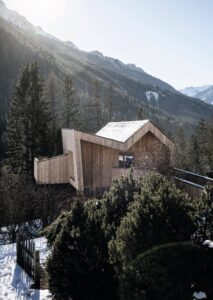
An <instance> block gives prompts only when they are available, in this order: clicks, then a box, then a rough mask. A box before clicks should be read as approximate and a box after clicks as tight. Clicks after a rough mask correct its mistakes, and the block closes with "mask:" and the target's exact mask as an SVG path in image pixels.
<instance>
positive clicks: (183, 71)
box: [4, 0, 213, 88]
mask: <svg viewBox="0 0 213 300" xmlns="http://www.w3.org/2000/svg"><path fill="white" fill-rule="evenodd" d="M4 1H5V3H6V5H7V6H8V7H9V8H11V9H14V10H16V11H17V12H19V13H20V14H22V15H24V16H25V17H26V18H27V19H28V20H29V21H30V22H32V23H33V24H34V25H39V26H41V27H42V28H43V29H44V30H45V31H47V32H49V33H51V34H53V35H55V36H57V37H58V38H60V39H62V40H70V41H72V42H73V43H74V44H76V45H77V46H78V47H79V48H80V49H82V50H87V51H90V50H99V51H100V52H102V53H103V54H104V55H106V56H111V57H114V58H118V59H120V60H121V61H123V62H125V63H135V64H136V65H137V66H140V67H141V68H142V69H144V70H145V71H146V72H148V73H150V74H151V75H153V76H156V77H158V78H161V79H163V80H165V81H166V82H168V83H170V84H172V85H173V86H174V87H176V88H183V87H185V86H191V85H204V84H213V17H212V15H213V0H4Z"/></svg>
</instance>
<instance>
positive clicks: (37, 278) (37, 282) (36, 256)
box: [34, 250, 40, 289]
mask: <svg viewBox="0 0 213 300" xmlns="http://www.w3.org/2000/svg"><path fill="white" fill-rule="evenodd" d="M34 280H35V289H40V257H39V250H36V251H34Z"/></svg>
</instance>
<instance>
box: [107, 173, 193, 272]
mask: <svg viewBox="0 0 213 300" xmlns="http://www.w3.org/2000/svg"><path fill="white" fill-rule="evenodd" d="M194 212H196V210H195V208H194V201H193V200H191V199H189V197H188V196H187V194H186V193H183V192H181V191H180V190H178V189H177V188H176V187H175V185H174V184H173V183H172V182H171V181H169V180H168V179H166V178H165V177H163V176H161V175H158V174H151V175H149V176H147V177H146V178H145V179H144V181H143V182H142V186H141V192H140V193H139V195H138V196H137V197H136V198H135V201H134V202H133V203H132V204H131V205H130V206H129V209H128V213H127V214H126V216H125V217H124V218H123V219H122V220H121V223H120V226H119V227H118V228H117V231H116V238H115V239H114V240H112V241H110V243H109V251H110V258H111V261H112V263H113V264H114V266H115V268H116V270H117V274H118V276H120V275H119V274H120V272H122V271H123V270H124V269H125V268H126V266H127V265H128V264H129V263H130V262H131V261H132V260H134V259H135V258H136V257H137V256H138V255H139V254H141V253H143V252H144V251H147V250H148V249H151V248H152V247H154V246H157V245H161V244H165V243H170V242H179V241H186V240H190V238H191V236H192V234H193V233H195V231H196V229H197V226H196V221H195V217H194V216H193V213H194Z"/></svg>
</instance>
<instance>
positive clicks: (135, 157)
mask: <svg viewBox="0 0 213 300" xmlns="http://www.w3.org/2000/svg"><path fill="white" fill-rule="evenodd" d="M62 140H63V153H64V154H63V155H60V156H56V157H52V158H40V159H39V158H35V160H34V176H35V180H36V182H37V183H38V184H61V183H70V184H71V185H72V186H73V187H74V188H75V189H76V190H78V191H85V190H86V189H89V190H97V189H101V190H104V189H107V188H109V187H110V185H111V183H112V180H113V178H115V177H118V176H119V177H120V175H125V174H127V172H129V169H130V168H133V170H134V175H135V176H141V175H143V174H144V172H147V171H154V170H158V169H159V168H160V167H162V166H165V165H166V166H169V164H170V160H171V153H172V151H173V147H174V144H173V142H172V141H171V140H170V139H169V138H168V137H167V136H166V135H165V134H164V133H163V132H162V131H161V130H160V129H159V128H158V127H156V126H155V125H154V124H153V123H152V122H151V121H149V120H143V121H131V122H110V123H108V124H107V125H106V126H105V127H103V128H102V129H101V130H100V131H98V132H97V133H96V134H94V135H93V134H88V133H85V132H81V131H77V130H73V129H62Z"/></svg>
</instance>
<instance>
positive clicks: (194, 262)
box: [120, 242, 213, 300]
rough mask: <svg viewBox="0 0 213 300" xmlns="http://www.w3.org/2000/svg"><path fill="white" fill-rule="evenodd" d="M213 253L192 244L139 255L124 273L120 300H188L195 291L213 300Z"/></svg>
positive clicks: (167, 247) (162, 246) (174, 245)
mask: <svg viewBox="0 0 213 300" xmlns="http://www.w3.org/2000/svg"><path fill="white" fill-rule="evenodd" d="M212 258H213V252H212V251H210V249H209V250H208V251H205V250H204V249H201V248H199V247H198V246H196V245H194V244H192V243H191V242H185V243H182V242H179V243H174V244H165V245H161V246H158V247H155V248H153V249H151V250H148V251H146V252H145V253H143V254H141V255H139V256H138V257H137V258H136V259H135V260H134V261H133V262H132V263H131V264H130V265H129V266H128V267H127V268H126V270H125V271H124V273H123V276H122V279H121V285H120V295H121V297H120V299H121V300H122V299H125V300H153V299H155V300H162V299H164V300H174V299H181V300H191V299H192V295H193V294H194V292H195V291H197V292H199V291H204V292H205V293H206V295H207V299H212V297H213V288H212V282H211V278H212V268H213V260H212Z"/></svg>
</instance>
